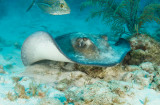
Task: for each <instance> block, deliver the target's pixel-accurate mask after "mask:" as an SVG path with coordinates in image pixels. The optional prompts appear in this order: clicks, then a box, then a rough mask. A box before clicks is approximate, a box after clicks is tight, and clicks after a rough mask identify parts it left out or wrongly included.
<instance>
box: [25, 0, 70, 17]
mask: <svg viewBox="0 0 160 105" xmlns="http://www.w3.org/2000/svg"><path fill="white" fill-rule="evenodd" d="M34 4H37V5H38V7H39V8H40V9H41V10H42V11H44V12H46V13H49V14H51V15H65V14H70V8H69V6H68V5H67V3H66V2H65V1H64V0H33V1H32V4H31V5H30V6H29V8H28V9H27V10H26V11H27V12H28V11H29V10H30V9H31V8H32V6H33V5H34Z"/></svg>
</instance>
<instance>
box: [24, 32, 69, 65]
mask: <svg viewBox="0 0 160 105" xmlns="http://www.w3.org/2000/svg"><path fill="white" fill-rule="evenodd" d="M21 59H22V62H23V64H24V65H25V66H28V65H31V64H33V63H35V62H37V61H42V60H54V61H63V62H72V61H71V60H69V59H68V58H67V57H66V56H64V54H63V53H62V52H61V51H60V50H59V48H58V47H57V45H56V42H54V40H53V39H52V37H51V36H50V35H49V34H48V33H46V32H43V31H39V32H35V33H33V34H32V35H31V36H29V37H28V38H27V39H26V40H25V42H24V44H23V46H22V49H21Z"/></svg>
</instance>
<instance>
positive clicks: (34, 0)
mask: <svg viewBox="0 0 160 105" xmlns="http://www.w3.org/2000/svg"><path fill="white" fill-rule="evenodd" d="M35 2H36V0H33V1H32V4H31V5H30V6H29V7H28V8H27V10H26V12H28V11H29V10H30V9H31V8H32V7H33V5H34V3H35Z"/></svg>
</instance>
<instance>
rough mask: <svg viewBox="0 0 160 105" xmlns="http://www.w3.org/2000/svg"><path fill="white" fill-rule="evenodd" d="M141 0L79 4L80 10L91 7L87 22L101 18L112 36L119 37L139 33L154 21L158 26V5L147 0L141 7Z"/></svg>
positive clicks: (99, 0)
mask: <svg viewBox="0 0 160 105" xmlns="http://www.w3.org/2000/svg"><path fill="white" fill-rule="evenodd" d="M141 1H142V0H121V1H120V2H118V1H117V0H86V1H84V2H83V3H82V4H81V10H83V9H84V8H86V7H91V10H92V11H91V14H90V16H89V17H88V18H87V21H88V20H89V19H91V18H94V17H97V16H99V17H101V18H102V21H103V22H104V23H106V24H107V25H108V24H109V25H110V26H111V30H112V31H113V32H114V34H116V35H119V36H120V37H121V36H122V35H124V34H126V35H129V36H131V35H133V34H135V33H136V34H139V33H141V29H142V28H143V27H142V26H143V25H144V24H145V23H147V22H152V21H155V22H157V23H158V24H160V15H159V14H158V13H160V3H158V2H154V0H147V2H146V3H145V5H144V6H141V5H140V4H141Z"/></svg>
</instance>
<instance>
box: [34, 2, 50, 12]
mask: <svg viewBox="0 0 160 105" xmlns="http://www.w3.org/2000/svg"><path fill="white" fill-rule="evenodd" d="M37 5H38V7H39V8H40V9H41V10H42V11H44V12H46V13H51V12H52V6H51V5H49V4H46V3H37Z"/></svg>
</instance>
